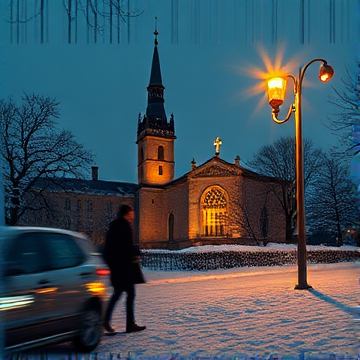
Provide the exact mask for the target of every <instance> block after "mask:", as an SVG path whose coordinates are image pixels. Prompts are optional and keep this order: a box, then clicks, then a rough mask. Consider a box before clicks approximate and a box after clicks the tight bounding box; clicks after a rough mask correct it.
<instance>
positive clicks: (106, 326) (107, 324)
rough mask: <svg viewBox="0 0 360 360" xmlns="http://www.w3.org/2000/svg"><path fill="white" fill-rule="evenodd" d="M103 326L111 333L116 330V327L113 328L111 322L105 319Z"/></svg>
mask: <svg viewBox="0 0 360 360" xmlns="http://www.w3.org/2000/svg"><path fill="white" fill-rule="evenodd" d="M102 326H103V328H104V329H105V330H106V331H107V332H108V333H110V334H111V333H114V332H115V329H113V328H112V327H111V326H110V324H109V323H108V322H107V321H105V320H104V321H103V323H102Z"/></svg>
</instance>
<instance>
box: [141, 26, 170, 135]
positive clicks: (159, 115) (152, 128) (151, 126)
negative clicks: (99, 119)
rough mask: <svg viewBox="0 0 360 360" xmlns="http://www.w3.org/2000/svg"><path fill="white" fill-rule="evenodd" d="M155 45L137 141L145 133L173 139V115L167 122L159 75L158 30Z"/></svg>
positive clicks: (162, 87)
mask: <svg viewBox="0 0 360 360" xmlns="http://www.w3.org/2000/svg"><path fill="white" fill-rule="evenodd" d="M154 34H155V46H154V53H153V58H152V64H151V73H150V82H149V86H148V87H147V92H148V98H147V107H146V114H145V115H144V116H143V117H142V118H141V115H139V119H138V130H137V141H140V140H141V139H143V138H144V136H146V135H154V136H160V137H166V138H171V139H175V138H176V136H175V127H174V116H173V114H171V117H170V121H169V122H168V120H167V116H166V112H165V107H164V102H165V100H164V89H165V87H164V86H163V83H162V77H161V69H160V59H159V51H158V41H157V35H158V32H157V31H156V30H155V32H154Z"/></svg>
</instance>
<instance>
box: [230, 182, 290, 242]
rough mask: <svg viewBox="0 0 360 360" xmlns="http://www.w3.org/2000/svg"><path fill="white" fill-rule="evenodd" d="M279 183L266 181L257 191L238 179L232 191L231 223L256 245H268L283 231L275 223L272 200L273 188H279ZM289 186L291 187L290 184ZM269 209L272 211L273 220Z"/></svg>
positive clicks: (259, 185)
mask: <svg viewBox="0 0 360 360" xmlns="http://www.w3.org/2000/svg"><path fill="white" fill-rule="evenodd" d="M268 180H270V178H268ZM272 180H274V179H272ZM249 181H251V180H249ZM277 183H278V181H276V182H275V181H273V182H270V181H265V180H264V183H262V184H260V183H258V186H257V190H255V188H254V187H252V186H250V187H249V186H248V185H246V184H245V182H244V181H242V180H241V179H238V180H237V181H236V182H235V186H234V189H233V190H232V193H231V199H232V200H231V208H232V212H231V218H232V220H231V221H232V223H233V224H235V225H236V226H237V228H238V229H239V232H240V233H241V234H242V235H241V236H242V237H244V236H243V234H244V233H245V234H246V235H247V237H248V238H249V239H251V240H252V241H253V242H254V243H255V244H256V245H261V244H262V243H263V244H266V243H267V242H268V241H270V240H271V239H272V238H274V237H277V236H278V234H279V233H280V232H282V231H283V228H279V227H277V225H276V223H277V222H276V221H274V214H275V212H274V206H273V203H272V202H273V201H274V199H273V198H271V197H272V196H273V195H272V193H273V187H276V186H279V185H276V184H277ZM287 185H288V186H289V182H287ZM259 205H260V206H259ZM269 208H271V209H272V211H271V212H272V215H271V219H270V211H269ZM270 222H271V224H270Z"/></svg>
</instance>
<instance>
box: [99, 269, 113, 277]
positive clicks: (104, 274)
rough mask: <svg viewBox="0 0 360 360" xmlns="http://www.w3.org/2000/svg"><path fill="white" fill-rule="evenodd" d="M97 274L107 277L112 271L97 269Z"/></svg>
mask: <svg viewBox="0 0 360 360" xmlns="http://www.w3.org/2000/svg"><path fill="white" fill-rule="evenodd" d="M96 273H97V274H98V275H100V276H107V275H110V270H109V269H97V270H96Z"/></svg>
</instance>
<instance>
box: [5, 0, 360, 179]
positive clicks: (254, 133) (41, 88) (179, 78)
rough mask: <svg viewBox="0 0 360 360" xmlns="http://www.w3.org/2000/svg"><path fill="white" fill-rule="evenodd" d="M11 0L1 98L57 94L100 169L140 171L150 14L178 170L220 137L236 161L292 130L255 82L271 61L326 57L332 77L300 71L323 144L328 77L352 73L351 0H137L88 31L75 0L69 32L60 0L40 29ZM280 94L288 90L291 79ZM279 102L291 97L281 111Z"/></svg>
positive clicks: (65, 117)
mask: <svg viewBox="0 0 360 360" xmlns="http://www.w3.org/2000/svg"><path fill="white" fill-rule="evenodd" d="M98 1H99V0H98ZM19 2H20V10H19V11H20V19H22V18H29V19H30V18H31V14H32V12H34V11H33V9H37V8H38V7H39V3H40V1H37V0H28V1H26V0H19ZM15 3H17V2H16V1H13V2H11V1H8V0H4V1H1V2H0V14H1V18H0V21H1V23H0V29H1V33H0V50H1V58H0V74H1V75H0V97H1V98H8V97H9V96H12V97H13V98H14V99H16V100H17V99H19V98H20V97H21V95H22V94H23V92H26V93H36V94H40V95H44V96H50V97H55V98H56V99H57V101H59V102H60V109H61V117H60V119H59V120H58V123H59V127H60V128H66V129H69V130H71V131H72V132H73V133H74V134H75V136H76V137H77V139H78V141H79V142H80V143H82V144H84V145H85V148H86V149H89V150H92V151H93V153H94V154H96V158H95V165H96V166H98V167H99V178H100V179H101V180H116V181H124V182H137V166H136V165H137V147H136V144H135V141H136V131H137V122H138V115H139V113H141V114H144V112H145V110H146V105H147V91H146V87H147V86H148V83H149V79H150V67H151V61H152V55H153V49H154V34H153V32H154V29H155V17H157V18H158V20H157V30H158V32H159V35H158V41H159V45H158V50H159V56H160V65H161V71H162V80H163V85H164V86H165V92H164V97H165V110H166V113H167V116H168V120H169V118H170V114H171V113H173V114H174V121H175V135H176V136H177V140H176V141H175V177H176V178H177V177H180V176H182V175H183V174H185V173H186V172H188V171H189V170H190V169H191V160H192V159H193V158H194V159H195V161H196V163H197V164H198V165H200V164H202V163H203V162H205V161H207V160H209V159H210V158H211V157H212V156H213V155H214V153H215V150H214V146H213V142H214V140H215V138H216V137H217V136H219V137H220V138H221V140H222V143H223V145H222V147H221V151H220V157H221V158H222V159H223V160H225V161H228V162H230V163H232V162H233V161H234V158H235V157H236V156H237V155H239V156H240V159H241V160H240V163H241V164H243V163H244V161H246V160H249V159H250V158H251V157H252V156H253V155H254V154H255V153H256V152H257V151H258V150H259V148H260V147H261V146H263V145H267V144H272V143H273V142H274V141H276V140H277V139H279V138H280V137H281V136H285V135H291V136H294V134H295V127H294V121H293V120H290V121H289V122H287V123H286V124H283V125H278V124H276V123H274V122H273V121H272V119H271V108H270V106H269V105H268V104H267V99H266V97H265V88H264V87H261V86H260V85H261V84H264V83H263V81H262V80H261V76H263V77H264V74H265V73H266V72H267V70H269V67H270V66H269V65H272V68H276V69H277V68H280V67H281V68H283V69H285V70H286V71H287V72H289V73H291V74H293V75H294V76H297V74H298V70H299V67H300V66H303V65H304V64H306V63H307V62H309V61H310V60H312V59H314V58H323V59H325V60H327V61H328V63H329V64H330V65H331V66H332V67H333V68H334V69H335V76H334V78H333V79H332V80H331V82H329V83H321V82H320V81H318V70H319V66H320V63H319V62H317V63H314V64H312V65H310V67H309V68H308V70H307V72H306V75H305V81H304V83H303V132H304V137H307V138H310V139H312V140H313V141H314V144H315V145H316V146H318V147H321V148H323V149H327V148H328V147H329V146H330V145H332V144H336V143H337V142H338V138H337V137H336V136H334V135H332V134H331V131H330V130H328V129H327V128H326V127H325V126H324V125H323V123H326V122H327V118H328V117H329V116H331V115H332V114H333V113H335V112H336V109H334V108H333V106H332V105H330V104H329V102H328V100H329V97H330V96H333V95H334V92H333V90H332V87H339V86H341V79H346V67H348V69H349V70H350V71H351V72H352V73H353V74H355V73H356V72H357V63H356V61H357V59H358V58H359V57H360V52H359V44H360V31H359V29H360V27H359V24H360V20H359V19H360V11H359V9H360V3H359V1H358V0H317V1H316V2H312V1H309V0H293V1H286V0H274V1H270V0H268V1H267V0H243V1H240V0H226V1H225V0H207V1H204V0H203V1H202V0H158V1H156V0H133V1H131V2H130V8H131V11H135V10H138V13H141V14H139V16H136V17H132V18H130V20H129V21H130V22H129V23H125V22H122V23H121V27H120V32H119V33H118V32H117V28H116V34H115V31H114V32H113V33H110V30H109V27H107V24H106V21H105V20H104V21H103V23H101V24H100V22H101V21H100V20H99V24H100V25H98V26H99V27H101V29H99V30H100V31H98V32H97V33H96V34H95V32H94V30H93V28H92V29H91V30H89V29H86V25H84V19H85V17H84V13H83V12H82V9H84V6H85V5H84V4H85V3H86V0H78V3H79V10H78V13H77V14H76V16H77V20H78V21H77V27H75V25H74V22H73V23H72V26H73V27H72V30H71V36H70V37H69V33H68V30H69V27H68V23H67V18H66V16H65V14H66V12H65V11H64V3H65V4H68V3H69V2H68V1H63V0H55V1H54V0H51V1H50V0H48V1H45V5H46V8H45V10H46V11H45V14H46V17H45V21H44V23H43V25H42V26H43V27H42V29H43V33H40V30H39V29H40V27H39V26H40V25H39V21H40V20H39V16H36V17H34V18H31V19H30V20H29V21H28V22H27V23H22V24H21V25H20V26H16V24H13V25H11V23H10V21H9V19H10V16H11V14H10V12H9V9H11V8H13V10H14V4H15ZM105 3H106V2H105ZM121 3H122V4H123V5H124V6H126V7H127V6H128V2H127V1H125V0H121ZM9 4H10V5H11V4H12V7H11V6H9ZM302 10H304V11H302ZM12 16H13V18H14V16H15V15H14V12H13V15H12ZM74 16H75V15H74ZM91 21H92V20H91ZM113 28H114V29H115V27H114V26H113ZM76 29H77V30H76ZM110 34H111V35H110ZM110 36H112V38H111V39H112V40H111V41H112V43H110V40H109V39H110ZM69 40H70V42H71V43H70V44H69V43H68V42H69ZM41 42H42V43H41ZM95 42H96V43H95ZM265 55H266V56H267V59H266V58H265V57H266V56H265ZM276 61H277V64H278V66H275V63H276ZM279 65H281V66H279ZM261 74H262V75H261ZM287 99H288V103H289V104H290V103H291V102H292V101H293V94H292V84H291V83H290V82H289V86H288V92H287ZM287 110H288V105H286V106H284V107H283V108H282V111H281V112H280V117H285V115H286V113H287ZM89 178H90V177H89Z"/></svg>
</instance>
